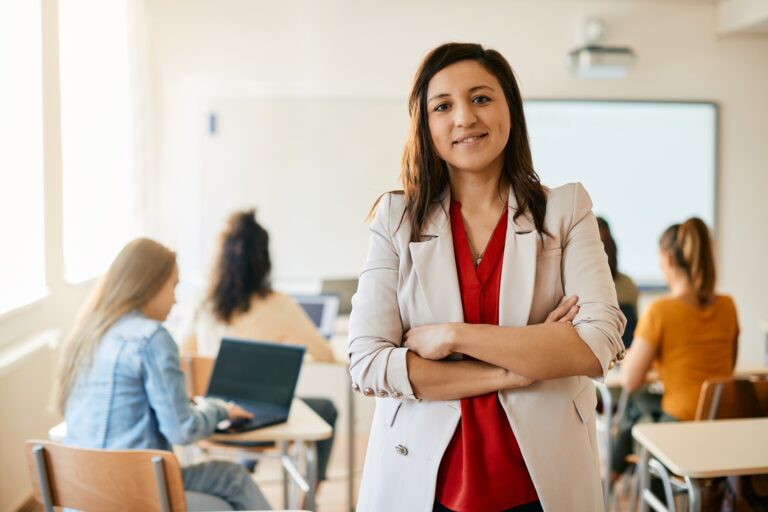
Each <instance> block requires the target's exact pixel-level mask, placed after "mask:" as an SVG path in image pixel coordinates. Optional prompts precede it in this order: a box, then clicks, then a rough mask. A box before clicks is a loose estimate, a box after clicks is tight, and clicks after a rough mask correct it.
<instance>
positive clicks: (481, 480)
mask: <svg viewBox="0 0 768 512" xmlns="http://www.w3.org/2000/svg"><path fill="white" fill-rule="evenodd" d="M451 228H452V232H453V249H454V253H455V254H456V269H457V272H458V277H459V288H460V290H461V303H462V306H463V309H464V321H465V322H467V323H470V324H480V323H483V324H494V325H498V324H499V290H500V284H501V267H502V262H503V260H504V242H505V239H506V236H507V211H506V210H505V211H504V214H503V215H502V216H501V219H499V223H498V224H497V225H496V228H495V229H494V231H493V235H492V236H491V239H490V241H489V242H488V246H487V247H486V249H485V254H484V255H483V259H482V260H481V261H480V264H479V265H478V266H477V268H475V265H474V262H473V257H472V254H471V252H470V249H469V242H468V240H467V235H466V231H465V230H464V221H463V219H462V217H461V204H460V203H458V202H457V201H453V202H452V203H451ZM436 498H437V500H438V501H439V502H440V503H441V504H442V505H443V506H445V507H447V508H449V509H451V510H455V511H460V512H475V511H477V512H490V511H500V510H507V509H509V508H512V507H516V506H519V505H524V504H526V503H530V502H532V501H536V500H537V499H538V495H537V494H536V489H535V488H534V486H533V482H532V481H531V476H530V475H529V474H528V469H527V468H526V466H525V461H524V460H523V456H522V454H521V453H520V446H519V445H518V444H517V439H516V438H515V434H514V433H513V432H512V428H511V427H510V425H509V420H508V419H507V415H506V413H505V412H504V409H503V408H502V406H501V403H499V399H498V394H497V393H496V392H493V393H487V394H485V395H482V396H476V397H472V398H464V399H462V400H461V421H460V422H459V425H458V426H457V427H456V432H455V433H454V435H453V438H452V439H451V442H450V444H449V445H448V448H447V449H446V451H445V454H444V455H443V460H442V462H441V463H440V471H439V472H438V477H437V493H436Z"/></svg>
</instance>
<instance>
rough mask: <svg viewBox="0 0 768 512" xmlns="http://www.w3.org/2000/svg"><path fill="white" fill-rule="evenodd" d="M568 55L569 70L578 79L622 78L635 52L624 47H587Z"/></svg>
mask: <svg viewBox="0 0 768 512" xmlns="http://www.w3.org/2000/svg"><path fill="white" fill-rule="evenodd" d="M568 55H569V57H570V59H571V68H572V69H573V71H574V72H575V73H576V76H578V77H580V78H622V77H625V76H627V73H629V68H630V67H631V66H632V63H633V62H634V61H635V52H633V51H632V49H631V48H629V47H626V46H597V45H587V46H582V47H580V48H576V49H575V50H572V51H571V52H570V53H569V54H568Z"/></svg>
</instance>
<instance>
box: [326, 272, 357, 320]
mask: <svg viewBox="0 0 768 512" xmlns="http://www.w3.org/2000/svg"><path fill="white" fill-rule="evenodd" d="M321 286H322V289H321V293H323V294H336V295H338V296H339V301H340V303H339V314H340V315H349V314H350V313H351V312H352V296H353V295H354V294H355V293H357V278H356V277H353V278H349V279H324V280H323V283H322V285H321Z"/></svg>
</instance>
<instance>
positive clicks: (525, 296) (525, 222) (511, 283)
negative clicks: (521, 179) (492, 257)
mask: <svg viewBox="0 0 768 512" xmlns="http://www.w3.org/2000/svg"><path fill="white" fill-rule="evenodd" d="M516 212H517V200H516V199H515V194H514V192H513V191H512V187H510V188H509V209H508V214H507V215H508V219H509V226H508V228H507V238H506V241H505V243H504V262H503V263H502V267H501V289H500V290H499V325H509V326H522V325H527V324H528V317H529V315H530V314H531V303H532V302H533V288H534V283H535V281H536V238H537V237H538V236H539V232H538V231H536V228H535V226H534V224H533V221H532V220H531V219H530V217H529V216H528V212H526V213H524V214H523V215H521V216H520V217H518V218H517V220H514V219H513V217H514V215H515V213H516Z"/></svg>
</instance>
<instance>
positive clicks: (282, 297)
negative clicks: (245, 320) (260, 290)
mask: <svg viewBox="0 0 768 512" xmlns="http://www.w3.org/2000/svg"><path fill="white" fill-rule="evenodd" d="M254 301H259V303H261V304H263V305H264V306H265V307H271V308H275V309H295V308H300V307H301V306H299V303H298V302H296V301H295V300H294V298H293V297H291V296H290V295H286V294H285V293H282V292H276V291H272V292H270V293H269V295H267V296H266V297H263V298H254Z"/></svg>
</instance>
